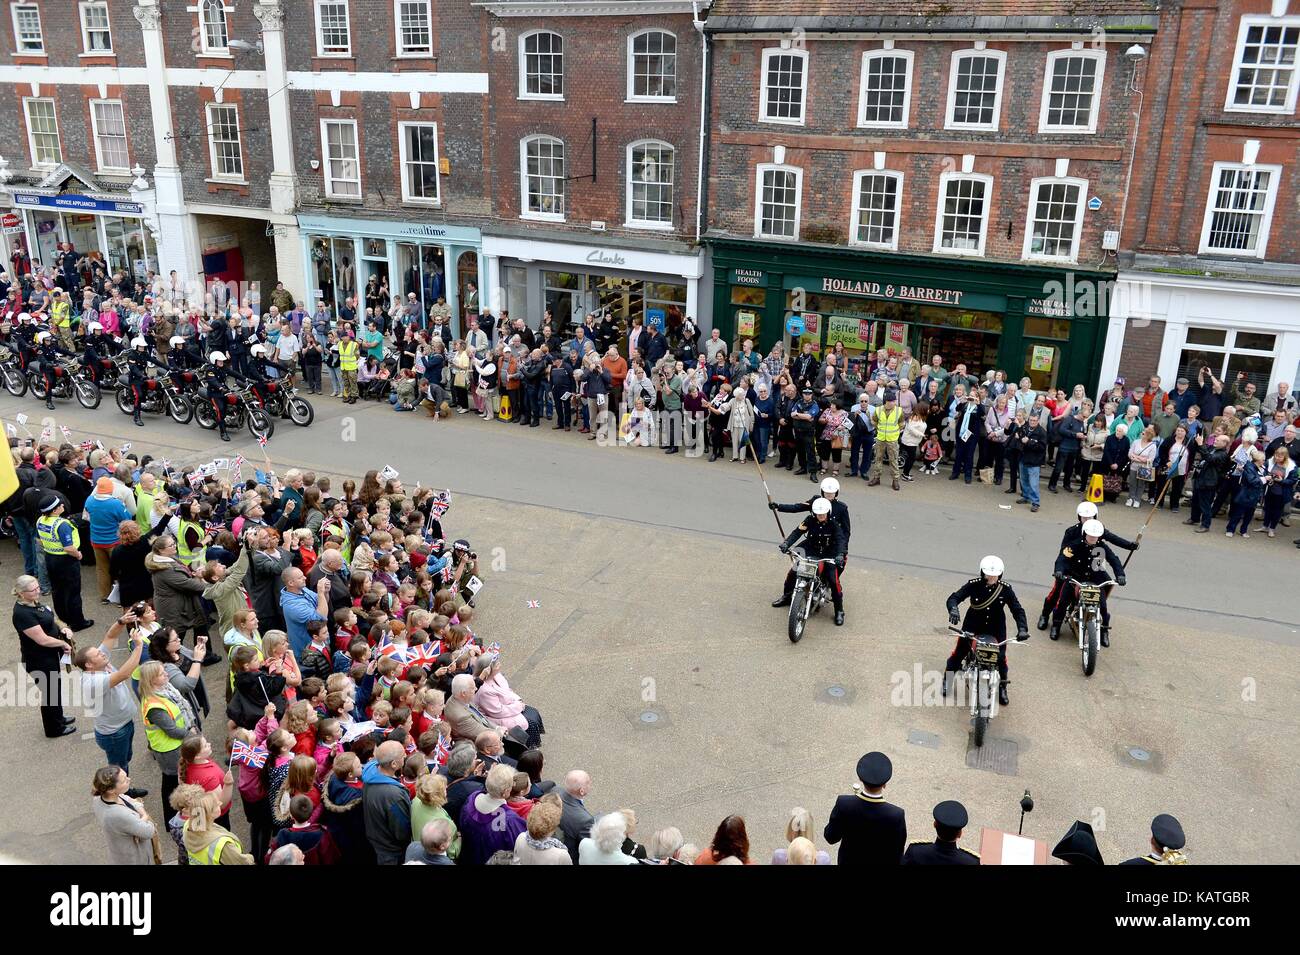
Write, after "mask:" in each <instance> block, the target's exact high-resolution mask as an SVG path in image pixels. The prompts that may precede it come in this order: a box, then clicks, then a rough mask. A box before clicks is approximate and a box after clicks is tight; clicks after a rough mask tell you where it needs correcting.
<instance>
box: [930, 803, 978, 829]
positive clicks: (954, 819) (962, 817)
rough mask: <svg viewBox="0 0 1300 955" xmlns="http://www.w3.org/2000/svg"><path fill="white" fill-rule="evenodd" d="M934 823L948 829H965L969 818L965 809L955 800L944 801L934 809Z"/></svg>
mask: <svg viewBox="0 0 1300 955" xmlns="http://www.w3.org/2000/svg"><path fill="white" fill-rule="evenodd" d="M934 821H935V822H937V823H938V824H939V825H941V826H947V827H948V828H949V829H965V828H966V823H968V822H969V821H970V816H969V815H968V814H967V813H966V807H965V806H963V805H962V804H961V803H959V802H958V801H957V800H955V799H945V800H944V801H943V802H941V803H939V805H937V806H935V807H934Z"/></svg>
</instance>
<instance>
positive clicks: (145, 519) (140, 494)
mask: <svg viewBox="0 0 1300 955" xmlns="http://www.w3.org/2000/svg"><path fill="white" fill-rule="evenodd" d="M156 497H157V495H156V494H149V493H147V492H145V491H144V490H142V489H141V488H136V489H135V523H136V526H137V527H139V528H140V530H142V531H144V532H146V533H148V531H149V529H150V528H151V527H153V520H152V518H153V502H154V499H155V498H156Z"/></svg>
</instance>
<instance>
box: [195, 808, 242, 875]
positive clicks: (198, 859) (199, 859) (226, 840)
mask: <svg viewBox="0 0 1300 955" xmlns="http://www.w3.org/2000/svg"><path fill="white" fill-rule="evenodd" d="M189 827H190V820H188V819H186V820H185V828H186V829H189ZM230 845H233V846H234V847H235V848H236V849H237V850H238V851H239V852H243V851H244V847H243V846H241V845H240V844H239V840H238V839H236V838H235V837H234V836H220V837H218V838H216V839H213V840H212V842H210V843H208V847H207V848H206V849H204V850H203V851H202V852H191V851H190V850H189V849H186V850H185V854H186V855H187V856H189V859H190V865H220V864H221V853H222V852H223V851H224V850H225V848H226V846H230Z"/></svg>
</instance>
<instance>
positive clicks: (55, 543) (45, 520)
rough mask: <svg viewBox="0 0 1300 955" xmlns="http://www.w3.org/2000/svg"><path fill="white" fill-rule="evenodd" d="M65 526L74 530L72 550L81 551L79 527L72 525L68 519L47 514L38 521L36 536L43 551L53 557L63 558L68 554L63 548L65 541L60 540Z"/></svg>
mask: <svg viewBox="0 0 1300 955" xmlns="http://www.w3.org/2000/svg"><path fill="white" fill-rule="evenodd" d="M64 524H66V525H68V527H69V528H70V529H71V530H72V549H73V550H80V549H81V535H80V534H78V533H77V525H76V524H74V523H72V521H70V520H68V519H67V518H66V517H51V516H50V515H48V514H45V515H43V516H41V517H39V518H37V520H36V534H37V536H38V537H39V538H40V540H41V550H43V551H45V553H47V554H49V555H50V556H52V557H62V556H63V555H64V554H66V553H67V552H68V549H67V548H66V547H64V546H63V541H61V540H59V528H60V527H62V526H63V525H64Z"/></svg>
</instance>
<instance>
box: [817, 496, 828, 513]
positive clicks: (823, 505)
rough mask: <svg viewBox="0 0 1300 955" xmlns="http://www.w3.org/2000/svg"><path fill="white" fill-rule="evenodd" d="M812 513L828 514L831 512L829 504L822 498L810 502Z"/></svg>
mask: <svg viewBox="0 0 1300 955" xmlns="http://www.w3.org/2000/svg"><path fill="white" fill-rule="evenodd" d="M812 512H813V513H814V514H829V513H830V512H831V502H830V501H828V500H826V498H824V497H819V498H817V500H815V501H813V502H812Z"/></svg>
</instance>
